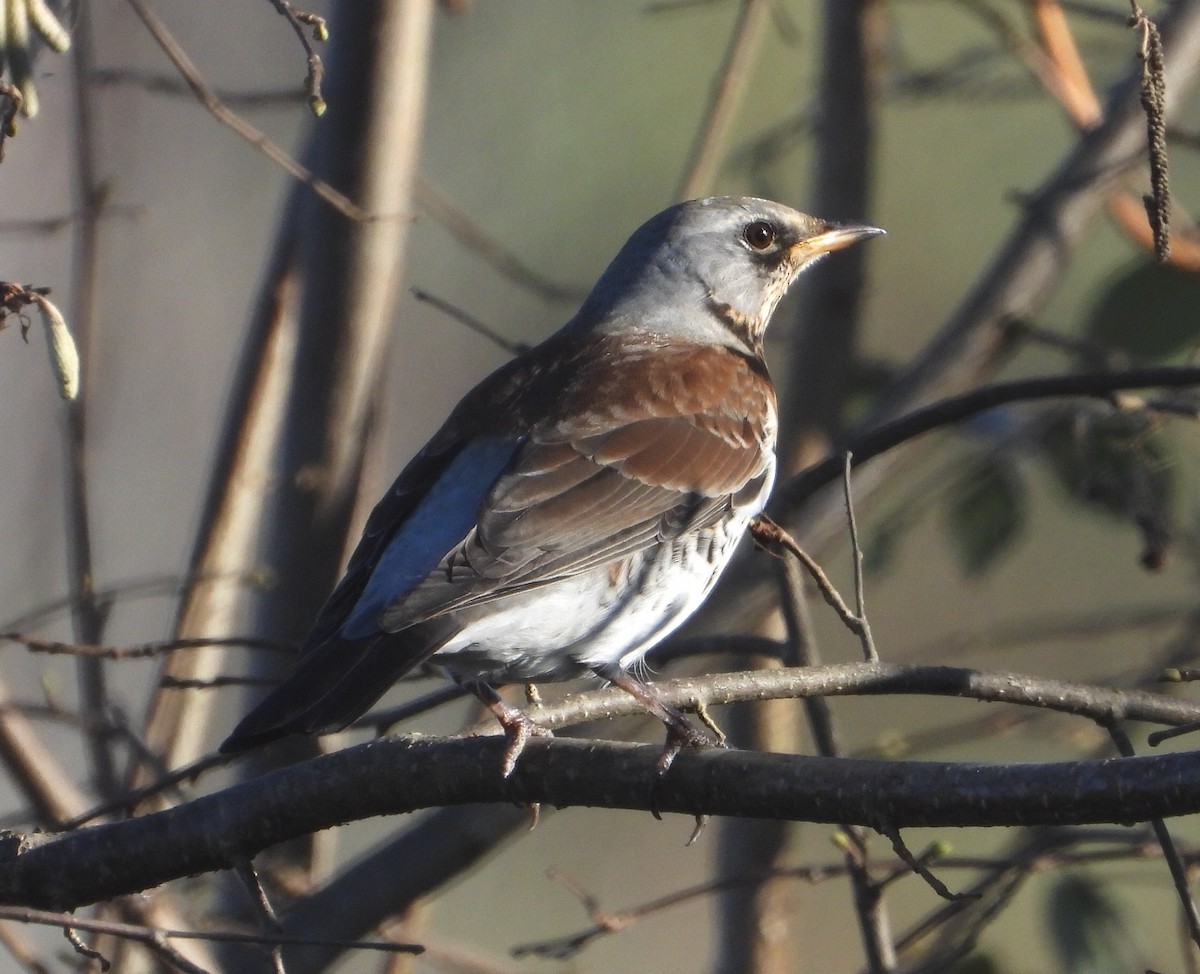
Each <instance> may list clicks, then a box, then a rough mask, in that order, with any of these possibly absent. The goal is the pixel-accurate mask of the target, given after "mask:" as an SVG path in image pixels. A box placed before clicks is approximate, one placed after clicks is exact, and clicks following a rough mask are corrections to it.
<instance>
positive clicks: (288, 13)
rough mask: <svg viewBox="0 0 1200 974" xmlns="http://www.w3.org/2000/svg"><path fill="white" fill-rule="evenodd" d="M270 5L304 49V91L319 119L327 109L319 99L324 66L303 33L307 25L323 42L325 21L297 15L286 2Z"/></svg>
mask: <svg viewBox="0 0 1200 974" xmlns="http://www.w3.org/2000/svg"><path fill="white" fill-rule="evenodd" d="M271 3H272V4H274V6H275V9H276V10H278V11H279V13H280V14H282V15H283V16H284V17H285V18H286V19H287V22H288V23H289V24H291V25H292V30H294V31H295V32H296V36H297V37H298V38H300V44H301V45H302V46H303V47H304V55H305V57H306V58H307V60H308V77H307V79H306V80H305V89H306V91H307V93H308V107H309V109H310V110H311V111H312V113H313V114H314V115H315V116H316V117H317V118H320V117H321V116H322V115H324V114H325V109H326V107H327V106H326V104H325V99H324V98H322V97H321V79H322V78H323V77H324V75H325V65H324V64H322V63H321V58H320V55H318V54H317V52H316V51H315V50H313V46H312V42H311V41H309V39H308V32H307V31H305V29H304V25H305V24H308V25H309V26H311V27H312V28H313V36H314V37H316V38H317V39H319V40H321V41H324V40H327V39H328V37H329V29H328V28H327V27H326V25H325V19H324V18H323V17H317V16H316V15H315V14H297V13H296V12H295V11H294V10H293V9H292V5H291V4H290V3H288V2H287V0H271Z"/></svg>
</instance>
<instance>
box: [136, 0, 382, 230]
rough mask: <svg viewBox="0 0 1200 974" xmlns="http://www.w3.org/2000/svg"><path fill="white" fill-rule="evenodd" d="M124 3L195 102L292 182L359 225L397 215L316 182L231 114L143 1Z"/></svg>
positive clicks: (249, 126)
mask: <svg viewBox="0 0 1200 974" xmlns="http://www.w3.org/2000/svg"><path fill="white" fill-rule="evenodd" d="M126 2H127V3H128V4H129V5H130V6H131V7H132V8H133V11H134V13H136V14H137V15H138V17H139V18H140V19H141V21H142V23H143V24H145V25H146V29H147V30H148V31H150V34H151V36H152V37H153V38H154V40H155V41H156V42H157V43H158V46H159V47H160V48H162V51H163V53H164V54H166V56H167V57H168V58H170V60H171V63H172V64H174V65H175V69H176V70H177V71H178V72H179V73H180V75H181V76H182V77H183V79H184V81H185V82H186V83H187V86H188V87H189V88H191V90H192V93H193V94H194V95H195V96H196V99H197V100H198V101H199V102H200V104H202V105H203V106H204V107H205V108H206V109H207V110H208V112H209V114H210V115H212V116H213V118H215V119H216V120H217V121H218V122H220V123H221V124H222V125H225V126H227V127H228V128H231V129H233V131H234V132H236V133H237V134H238V135H240V136H241V137H242V138H243V139H245V140H246V141H247V142H249V143H250V144H251V145H253V146H254V147H255V148H257V149H258V150H259V152H261V153H262V154H263V155H265V156H266V157H267V158H268V159H270V160H271V161H272V162H274V163H275V164H276V165H278V166H280V167H281V168H282V169H284V170H285V171H286V172H287V173H288V174H289V175H291V176H292V178H293V179H296V180H297V181H298V182H300V183H303V184H304V185H305V186H307V187H308V188H309V189H311V190H312V191H313V192H314V193H316V194H317V196H319V197H320V198H321V199H323V200H324V201H325V202H326V203H328V204H329V205H330V206H332V207H333V208H334V209H335V210H337V211H338V212H339V213H341V214H342V215H343V216H345V217H347V218H348V219H351V220H354V221H355V222H359V223H362V222H366V221H368V220H374V219H380V218H381V217H386V216H399V215H400V214H371V213H366V212H364V211H363V210H362V209H361V208H360V207H359V206H358V205H357V204H356V203H355V202H354V201H353V200H351V199H350V198H349V197H348V196H346V195H344V194H343V193H341V192H339V191H338V190H336V189H334V188H333V187H332V186H331V185H330V184H329V183H327V182H325V181H324V180H322V179H318V178H317V177H316V176H315V175H313V173H312V172H311V170H309V169H308V168H307V167H305V166H303V165H301V164H300V163H299V162H297V161H296V160H295V159H293V158H292V157H291V156H290V155H289V154H288V153H287V152H285V151H284V150H283V148H281V147H280V146H279V145H277V144H276V143H275V142H273V141H272V140H271V139H269V138H267V136H266V135H265V134H263V133H262V132H261V131H259V130H258V129H257V128H255V127H254V126H253V125H251V124H250V123H249V122H247V121H246V120H245V119H243V118H242V117H241V116H240V115H238V114H237V113H236V112H234V111H231V110H230V109H229V107H228V106H226V105H225V103H224V102H222V101H221V99H220V98H219V97H218V96H217V93H216V92H215V91H213V89H212V88H211V87H210V86H209V84H208V82H207V81H205V80H204V77H203V75H201V74H200V71H199V70H198V69H197V68H196V65H195V64H194V63H193V62H192V60H191V58H189V57H188V55H187V52H186V51H184V49H183V48H182V47H180V45H179V42H178V41H176V40H175V38H174V36H172V34H171V32H170V31H169V30H167V27H166V24H164V23H163V22H162V20H160V19H159V17H158V15H157V14H156V13H154V11H152V10H151V9H150V8H149V7H148V6H147V5H146V4H145V3H144V2H143V0H126Z"/></svg>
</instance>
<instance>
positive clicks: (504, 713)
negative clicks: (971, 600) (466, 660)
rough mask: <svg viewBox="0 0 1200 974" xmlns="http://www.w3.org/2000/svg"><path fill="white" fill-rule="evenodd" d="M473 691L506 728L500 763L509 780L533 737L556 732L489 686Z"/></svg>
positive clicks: (501, 773) (503, 775) (476, 687)
mask: <svg viewBox="0 0 1200 974" xmlns="http://www.w3.org/2000/svg"><path fill="white" fill-rule="evenodd" d="M471 689H472V691H474V693H475V695H476V696H477V697H479V699H480V700H482V701H483V703H484V705H485V706H486V707H487V708H488V710H490V711H491V712H492V715H493V716H494V717H495V718H496V721H497V722H498V723H499V724H500V726H501V727H502V728H504V735H505V737H507V738H508V747H506V748H505V749H504V758H503V760H502V761H501V762H500V775H501V777H503V778H507V777H509V776H510V775H511V774H512V773H513V770H514V769H515V768H516V766H517V758H519V757H520V756H521V752H522V751H524V750H525V745H526V744H528V743H529V739H530V738H531V737H553V736H554V732H553V731H552V730H550V729H549V728H546V727H543V726H542V725H541V724H539V723H538V722H537V721H536V720H534V719H533V718H532V717H530V716H529V715H528V714H527V713H525V712H524V711H523V710H519V709H518V708H516V707H513V706H510V705H509V704H507V703H505V702H504V700H503V699H502V698H501V696H500V694H498V693H497V692H496V691H495V689H494V688H493V687H491V686H489V685H488V684H486V683H479V684H475V685H474V686H472V687H471ZM535 824H536V822H535Z"/></svg>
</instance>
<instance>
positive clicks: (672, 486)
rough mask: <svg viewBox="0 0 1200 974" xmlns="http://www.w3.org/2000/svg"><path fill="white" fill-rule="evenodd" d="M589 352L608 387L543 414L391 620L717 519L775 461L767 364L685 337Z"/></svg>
mask: <svg viewBox="0 0 1200 974" xmlns="http://www.w3.org/2000/svg"><path fill="white" fill-rule="evenodd" d="M638 352H641V354H637V353H638ZM618 354H621V355H622V360H620V361H616V362H614V358H616V357H617V356H618ZM586 361H587V362H589V363H592V365H591V368H592V369H593V370H597V369H598V367H597V366H595V365H594V363H596V362H601V363H602V364H603V369H602V370H599V371H600V374H599V375H597V376H596V378H598V379H600V380H601V381H599V382H598V383H597V385H598V386H599V391H598V392H593V394H592V395H591V396H590V397H585V396H583V395H582V394H578V395H571V394H567V395H561V396H560V397H559V398H558V402H557V408H553V409H549V410H547V415H546V417H545V418H544V419H543V420H542V421H541V422H539V423H536V424H535V425H534V426H533V427H532V429H531V430H530V433H529V436H528V439H527V440H526V441H525V444H524V446H523V447H522V448H521V450H520V451H518V453H517V454H516V456H515V457H514V459H513V462H512V463H511V465H510V466H509V467H508V469H506V470H505V471H504V473H503V474H502V475H501V476H500V477H499V478H498V479H497V480H496V482H495V485H494V486H493V487H492V489H491V491H490V492H489V494H488V496H487V497H486V498H485V499H484V502H483V504H482V506H481V508H480V511H479V517H478V520H477V522H476V524H475V526H474V528H473V529H472V530H471V531H470V532H469V533H468V535H467V536H466V537H465V538H463V540H462V542H461V543H460V544H458V545H456V546H455V547H454V549H453V550H452V551H450V552H449V553H448V554H447V555H446V557H445V558H444V559H443V560H442V561H441V563H439V565H438V568H437V569H436V570H434V571H433V572H431V573H430V575H429V576H428V577H427V578H426V579H425V580H424V581H423V582H421V583H420V584H419V585H417V586H416V587H415V588H413V589H412V590H411V591H408V592H406V593H404V594H402V595H400V596H399V597H398V598H397V599H396V600H395V601H393V602H392V603H391V604H390V605H389V606H388V607H387V609H386V611H385V612H384V613H383V615H382V618H381V624H382V626H383V628H384V629H386V630H388V631H396V630H399V629H403V628H404V627H406V626H409V625H413V624H415V623H418V622H421V621H424V620H428V619H431V618H434V617H437V616H439V615H442V614H445V613H448V612H452V611H454V610H456V609H462V608H465V607H468V606H477V605H481V604H485V603H487V602H490V601H494V600H496V599H502V598H505V597H507V596H511V595H514V594H516V593H518V592H524V591H527V590H529V589H530V588H533V587H537V586H540V585H546V584H550V583H552V582H554V581H556V580H558V579H561V578H566V577H569V576H571V575H575V574H578V573H580V572H584V571H588V570H591V569H594V568H597V567H599V566H601V565H604V564H609V563H612V562H614V561H616V560H618V559H620V558H623V557H626V556H628V555H629V554H630V553H632V552H636V551H640V550H643V549H644V548H646V547H648V546H650V545H653V544H655V543H658V542H659V541H661V540H663V539H664V538H666V537H669V536H671V535H673V534H675V533H678V532H679V531H682V530H684V529H686V528H687V527H692V526H695V525H696V524H698V523H703V524H707V523H711V522H712V521H714V520H716V519H718V518H719V517H721V516H723V515H724V514H725V513H726V512H728V510H729V509H730V508H731V506H732V505H733V504H734V503H735V500H734V499H735V497H738V496H740V495H744V494H746V493H747V488H748V487H749V486H753V485H754V484H757V485H759V486H761V483H762V482H763V479H764V478H765V477H766V476H767V473H768V470H769V468H770V464H771V462H772V461H771V452H772V450H773V447H774V435H775V425H774V423H775V400H774V393H773V390H772V388H771V386H770V382H769V379H768V378H767V377H766V374H765V372H764V371H763V370H762V369H761V365H760V363H757V362H755V361H753V360H750V359H748V358H746V357H744V356H742V355H740V354H738V353H736V352H733V351H731V350H728V349H714V348H710V347H707V346H693V347H685V348H680V347H679V346H678V343H673V344H672V345H670V346H664V345H658V346H655V347H653V348H642V349H635V350H634V354H629V350H628V349H612V350H610V353H609V354H608V355H607V356H602V357H600V356H590V357H589V358H588V359H587V360H586ZM580 371H581V372H582V373H583V374H576V375H572V376H571V379H572V380H573V381H574V383H575V388H578V389H584V390H586V389H588V388H589V386H588V385H587V381H586V380H587V379H588V378H589V376H588V374H587V373H588V371H589V367H584V368H582V369H581V370H580ZM594 388H595V387H593V389H594ZM683 409H687V410H690V411H689V412H683V411H681V410H683Z"/></svg>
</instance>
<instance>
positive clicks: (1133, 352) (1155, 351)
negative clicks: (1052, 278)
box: [1084, 261, 1200, 361]
mask: <svg viewBox="0 0 1200 974" xmlns="http://www.w3.org/2000/svg"><path fill="white" fill-rule="evenodd" d="M1084 334H1085V336H1086V337H1087V338H1089V339H1091V340H1092V341H1095V342H1097V343H1099V344H1100V345H1102V346H1106V347H1111V348H1115V349H1119V350H1121V351H1123V352H1125V353H1126V354H1127V355H1129V356H1130V357H1131V358H1133V359H1135V360H1140V361H1158V360H1161V359H1166V358H1170V357H1171V356H1174V355H1178V354H1180V353H1183V352H1190V351H1192V350H1193V349H1194V348H1196V346H1197V345H1200V276H1197V275H1195V274H1189V273H1187V272H1186V271H1181V270H1178V269H1176V268H1174V267H1171V266H1170V265H1166V266H1164V265H1162V264H1157V263H1152V262H1143V261H1139V262H1138V263H1137V264H1135V265H1133V266H1131V267H1129V268H1128V269H1126V270H1125V271H1124V272H1123V273H1121V274H1120V276H1118V277H1117V278H1116V280H1114V281H1113V282H1112V283H1111V284H1110V285H1109V286H1108V287H1107V288H1105V289H1104V291H1102V292H1101V293H1100V295H1099V297H1098V298H1097V300H1096V303H1095V305H1094V306H1093V307H1092V310H1091V314H1090V315H1089V317H1088V320H1087V322H1086V324H1085V325H1084Z"/></svg>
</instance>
